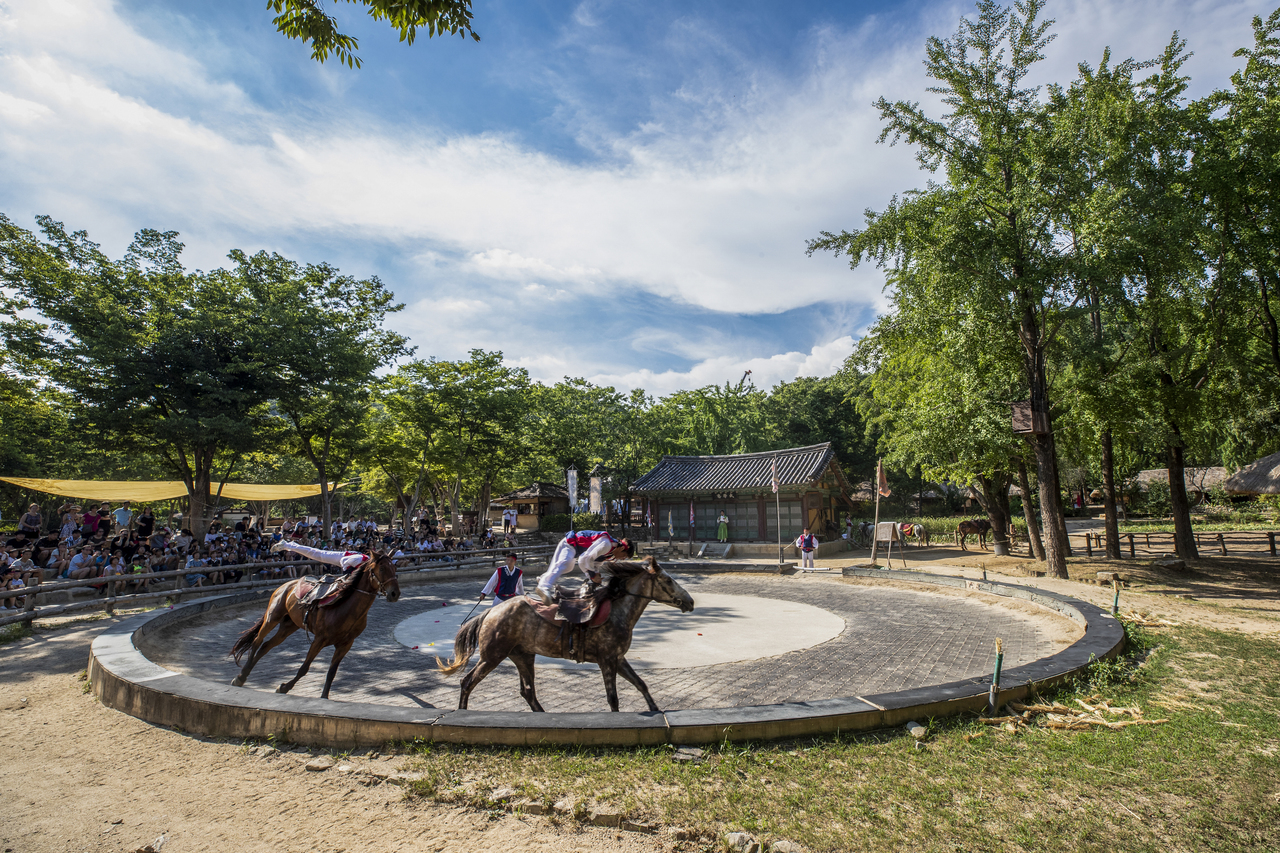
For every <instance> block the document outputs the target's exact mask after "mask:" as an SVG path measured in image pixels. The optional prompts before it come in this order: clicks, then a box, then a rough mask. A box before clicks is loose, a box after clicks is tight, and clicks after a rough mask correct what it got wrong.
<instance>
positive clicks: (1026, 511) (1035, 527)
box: [1018, 456, 1044, 562]
mask: <svg viewBox="0 0 1280 853" xmlns="http://www.w3.org/2000/svg"><path fill="white" fill-rule="evenodd" d="M1018 488H1019V489H1021V490H1022V517H1023V518H1024V519H1025V520H1026V522H1027V540H1028V541H1029V542H1030V546H1031V554H1032V555H1033V556H1034V557H1035V558H1036V559H1037V560H1039V561H1040V562H1044V542H1043V541H1041V539H1040V525H1039V523H1037V521H1036V511H1035V509H1034V508H1033V507H1032V506H1031V483H1030V480H1029V478H1028V477H1027V462H1026V460H1025V459H1023V458H1022V457H1021V456H1019V457H1018Z"/></svg>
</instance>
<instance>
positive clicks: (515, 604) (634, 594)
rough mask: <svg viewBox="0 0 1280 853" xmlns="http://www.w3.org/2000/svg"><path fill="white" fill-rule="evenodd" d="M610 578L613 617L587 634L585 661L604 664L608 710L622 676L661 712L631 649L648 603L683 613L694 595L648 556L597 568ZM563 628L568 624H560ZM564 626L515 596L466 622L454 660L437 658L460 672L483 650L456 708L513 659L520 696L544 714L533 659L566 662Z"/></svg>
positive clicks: (445, 666)
mask: <svg viewBox="0 0 1280 853" xmlns="http://www.w3.org/2000/svg"><path fill="white" fill-rule="evenodd" d="M598 565H599V566H600V568H601V569H602V570H603V573H604V574H605V575H606V576H607V577H608V597H609V599H610V600H611V601H612V610H611V612H610V614H609V618H608V619H607V620H606V621H605V623H604V624H603V625H601V626H600V627H598V628H590V629H588V630H587V640H586V657H585V659H586V660H588V661H591V662H592V663H596V664H599V665H600V674H601V675H603V676H604V692H605V695H606V696H607V697H608V699H609V708H610V709H611V710H614V711H616V710H618V678H617V677H618V674H619V673H621V674H622V677H623V678H625V679H626V680H627V681H629V682H631V683H632V684H633V685H635V688H636V689H637V690H639V691H640V695H642V696H644V701H646V702H648V703H649V710H650V711H657V710H658V703H656V702H654V701H653V697H652V696H650V695H649V688H648V687H646V686H645V683H644V681H643V680H641V678H640V676H639V675H637V674H636V671H635V670H634V669H632V668H631V664H629V663H627V659H626V654H627V650H628V649H630V648H631V632H632V631H633V630H634V629H635V627H636V622H638V621H639V620H640V615H641V614H642V613H644V609H645V607H646V606H647V605H648V604H649V602H650V601H656V602H658V603H660V604H668V605H670V606H672V607H677V608H679V609H680V612H681V613H688V612H689V611H691V610H693V596H691V595H689V593H687V592H685V590H684V588H683V587H681V586H680V584H678V583H676V582H675V581H674V580H672V578H671V576H670V575H668V574H667V573H666V572H664V571H663V570H662V567H661V566H659V565H658V561H657V560H655V559H654V558H653V557H646V558H645V559H644V561H643V562H605V563H600V564H598ZM560 625H564V623H563V622H562V623H560ZM562 630H564V629H562V628H561V627H559V626H557V625H554V624H552V623H550V622H548V621H547V620H545V619H543V618H542V617H541V616H539V615H538V614H537V612H535V611H534V609H533V607H532V605H530V604H529V602H528V601H527V600H526V599H525V598H523V597H520V598H512V599H508V600H507V601H505V602H503V603H502V604H499V605H497V606H495V607H494V608H493V609H492V610H490V611H489V612H487V613H482V614H481V615H479V616H476V617H474V618H472V619H469V620H467V621H466V622H464V623H463V624H462V627H461V628H459V629H458V633H457V636H456V637H455V638H454V656H453V659H452V660H451V661H450V662H449V663H447V664H446V663H445V662H444V661H442V660H440V658H436V665H437V666H438V667H439V669H440V671H441V672H443V673H444V674H445V675H452V674H453V673H455V672H457V671H458V670H460V669H462V667H463V665H465V664H466V662H467V661H468V660H470V658H471V655H472V654H473V653H475V652H477V651H478V652H479V653H480V655H479V658H480V659H479V660H478V661H477V662H476V665H475V666H474V667H472V668H471V671H470V672H468V673H467V674H466V675H464V676H463V677H462V695H461V696H460V697H459V699H458V708H459V709H460V710H461V709H464V708H466V707H467V698H468V697H469V696H470V695H471V691H472V690H474V689H475V687H476V685H477V684H479V683H480V681H481V680H482V679H483V678H484V677H485V676H486V675H488V674H489V673H490V672H492V671H493V668H494V667H496V666H497V665H498V664H500V663H502V661H503V659H505V658H511V661H512V663H514V664H515V665H516V669H517V670H519V671H520V695H521V696H523V697H524V700H525V701H526V702H528V703H529V708H530V709H531V710H534V711H541V710H542V705H540V704H539V703H538V697H537V694H536V693H535V692H534V688H533V657H534V655H542V656H543V657H549V658H566V659H567V658H568V655H566V654H565V649H564V646H563V644H562V641H561V631H562Z"/></svg>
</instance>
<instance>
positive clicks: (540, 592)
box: [533, 586, 553, 607]
mask: <svg viewBox="0 0 1280 853" xmlns="http://www.w3.org/2000/svg"><path fill="white" fill-rule="evenodd" d="M533 592H534V594H535V595H536V596H538V600H539V601H541V602H542V603H543V604H545V605H546V606H547V607H550V606H551V605H552V603H553V602H552V601H551V596H549V595H547V591H546V590H545V589H543V588H542V587H540V586H535V587H534V588H533Z"/></svg>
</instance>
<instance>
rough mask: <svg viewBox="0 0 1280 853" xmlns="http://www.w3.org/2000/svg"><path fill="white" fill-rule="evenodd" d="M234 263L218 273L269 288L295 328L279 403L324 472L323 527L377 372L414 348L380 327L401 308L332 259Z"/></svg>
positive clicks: (269, 257)
mask: <svg viewBox="0 0 1280 853" xmlns="http://www.w3.org/2000/svg"><path fill="white" fill-rule="evenodd" d="M231 258H232V260H234V261H235V262H236V266H235V267H234V268H233V269H232V270H229V271H225V272H222V271H220V272H219V274H220V275H223V276H230V277H233V278H236V279H239V280H242V281H252V282H254V283H255V286H257V287H259V288H261V289H262V290H264V291H267V292H270V293H271V294H272V295H273V299H274V301H275V304H276V305H277V306H278V307H277V312H282V314H283V315H281V313H278V314H277V316H276V317H275V318H273V319H274V320H275V321H276V322H278V323H280V324H281V325H284V326H286V327H287V328H289V329H290V330H291V334H289V335H288V336H285V337H283V338H281V339H280V340H279V341H277V344H278V346H279V352H278V353H277V354H276V360H277V364H278V370H279V376H278V380H279V381H278V386H279V391H278V394H277V396H276V399H275V401H274V409H275V411H277V412H278V413H280V414H281V415H282V416H283V417H284V418H285V420H286V421H287V423H288V426H287V427H286V428H285V430H284V433H285V441H286V443H287V445H288V446H289V447H290V448H291V449H292V450H293V451H294V452H296V453H298V454H299V455H301V456H302V457H304V458H305V459H307V460H308V461H310V462H311V464H312V466H314V468H315V473H316V476H317V477H318V478H319V483H320V487H321V492H320V499H321V500H320V502H321V515H322V518H323V522H324V529H325V530H326V531H328V530H329V526H330V523H331V522H332V520H333V510H332V507H333V491H332V489H331V488H330V486H331V485H333V484H337V483H338V482H339V481H340V480H341V479H342V478H343V477H344V476H346V475H347V474H348V473H350V472H351V470H352V469H353V466H355V465H356V464H357V463H358V462H360V461H361V460H362V459H363V458H365V456H366V455H367V453H368V450H369V448H368V441H367V436H368V433H367V429H366V424H365V422H364V421H365V415H366V413H367V411H368V409H369V406H370V405H371V399H372V392H373V386H374V384H375V382H376V377H375V373H376V371H378V370H379V369H380V368H382V367H384V366H386V365H388V364H390V363H391V362H392V361H394V360H395V359H397V358H399V357H401V356H403V355H405V354H407V353H408V352H409V349H408V347H407V346H406V340H405V338H404V337H403V336H401V335H399V334H396V333H395V332H391V331H388V330H387V329H385V328H383V323H384V321H385V320H386V317H387V315H388V314H390V313H393V312H396V311H399V310H401V309H403V308H404V306H403V305H399V304H396V303H395V301H394V296H393V294H392V293H391V292H390V291H389V290H387V289H386V287H385V286H384V285H383V284H382V282H381V281H379V280H378V279H377V278H372V279H367V280H357V279H355V278H354V277H352V276H344V275H340V274H339V272H338V270H336V269H334V268H333V267H331V266H329V265H328V264H308V265H306V266H303V265H301V264H298V263H296V262H294V261H291V260H288V259H286V258H282V257H280V256H279V255H274V254H267V253H266V252H259V253H258V254H256V255H253V256H249V255H246V254H244V253H243V252H239V251H235V252H232V253H231Z"/></svg>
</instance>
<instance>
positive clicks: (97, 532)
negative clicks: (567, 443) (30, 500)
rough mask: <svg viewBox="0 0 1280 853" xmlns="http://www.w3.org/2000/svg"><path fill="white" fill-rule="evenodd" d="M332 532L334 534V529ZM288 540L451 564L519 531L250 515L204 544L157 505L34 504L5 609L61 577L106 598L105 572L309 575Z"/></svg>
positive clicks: (227, 578)
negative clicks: (284, 547) (270, 523)
mask: <svg viewBox="0 0 1280 853" xmlns="http://www.w3.org/2000/svg"><path fill="white" fill-rule="evenodd" d="M326 533H327V534H328V535H326ZM284 539H288V540H289V541H292V542H297V543H299V544H302V545H310V546H312V547H315V548H325V549H330V550H352V551H373V550H383V551H386V552H389V553H391V555H392V556H393V557H396V558H403V557H407V556H410V555H421V556H422V557H424V558H425V560H426V561H427V562H452V561H454V560H457V559H459V558H460V556H461V555H462V554H464V553H465V552H467V551H473V550H477V549H487V548H496V547H498V546H499V545H503V546H505V547H512V546H514V545H515V544H516V538H515V531H514V530H511V531H508V532H507V533H506V534H505V535H504V537H503V538H502V539H501V540H499V539H498V538H497V537H496V536H495V534H494V532H493V530H492V529H491V528H490V529H484V530H481V531H479V532H478V533H473V532H472V531H471V530H467V529H464V530H462V531H459V536H458V537H456V538H455V537H454V536H453V535H452V533H451V532H449V531H444V530H441V529H440V527H439V525H438V524H437V522H436V521H435V519H433V518H430V517H424V518H421V519H417V520H416V524H411V525H410V526H409V529H408V530H406V529H404V528H403V527H399V528H388V529H385V530H383V529H381V528H380V527H379V525H378V524H377V522H375V521H373V520H371V519H369V518H368V517H367V516H366V517H363V518H360V519H356V518H350V519H348V520H347V521H345V522H344V521H337V520H335V521H334V522H333V524H332V525H331V526H330V528H329V530H328V531H325V530H324V529H323V525H322V524H321V523H320V522H318V521H309V520H307V519H295V518H286V519H284V521H283V523H282V524H281V525H280V526H279V527H278V528H275V529H273V530H271V531H268V530H267V529H266V528H265V524H264V520H263V519H262V518H258V519H256V520H254V519H253V517H252V516H244V517H243V518H241V519H240V520H239V521H237V522H235V523H234V524H232V525H224V524H223V523H222V522H217V521H215V522H213V523H212V524H211V525H210V526H209V530H208V532H207V533H206V534H205V535H204V538H203V540H202V541H196V537H195V536H193V535H192V533H191V531H190V530H188V529H187V528H184V527H178V526H177V525H174V526H173V527H170V526H165V525H162V524H160V523H159V522H157V520H156V517H155V515H154V513H153V512H152V509H151V507H143V509H142V511H141V512H139V513H136V514H135V513H134V511H133V509H132V507H131V506H130V503H129V502H128V501H126V502H124V503H123V504H121V505H119V506H118V507H116V508H115V509H112V508H111V506H110V504H105V503H104V504H100V505H98V506H89V508H88V509H85V508H84V507H82V506H80V505H76V504H64V505H63V506H62V507H60V508H59V509H58V512H57V515H56V517H54V518H49V519H46V518H44V516H43V515H42V514H41V511H40V506H39V505H38V504H32V505H31V506H30V507H29V508H28V510H27V512H26V513H25V514H24V515H23V516H22V517H21V518H20V519H19V521H18V530H17V532H16V533H15V534H13V535H11V536H10V537H9V538H8V540H7V541H6V542H5V547H4V548H3V549H0V606H2V607H3V608H20V607H22V597H21V595H20V591H21V590H23V589H25V588H27V587H29V586H31V585H32V584H37V583H44V582H46V581H52V580H83V581H86V582H90V583H88V585H89V586H93V587H95V588H96V589H97V590H98V593H99V594H100V595H105V594H106V590H107V583H106V579H112V578H119V579H120V580H122V581H124V583H125V587H126V588H125V590H120V589H119V587H117V591H118V592H121V591H127V592H144V591H146V590H147V588H148V587H149V586H150V585H151V584H153V583H160V582H161V581H160V580H158V579H154V578H139V579H137V580H133V581H131V580H129V577H128V576H130V575H145V574H148V573H151V572H163V571H176V570H179V569H183V570H186V571H185V575H184V580H185V583H186V585H187V586H188V587H199V586H205V585H211V584H221V583H235V582H237V581H239V580H241V579H242V578H244V577H245V576H246V575H251V576H253V577H255V578H260V579H271V578H294V577H298V576H299V575H300V574H302V573H303V572H302V571H301V569H302V568H303V567H302V566H299V565H296V564H297V563H299V562H301V561H303V558H302V557H301V556H299V555H297V554H294V553H292V552H289V551H279V552H276V553H272V551H271V545H272V544H273V543H275V542H279V541H282V540H284Z"/></svg>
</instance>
